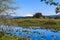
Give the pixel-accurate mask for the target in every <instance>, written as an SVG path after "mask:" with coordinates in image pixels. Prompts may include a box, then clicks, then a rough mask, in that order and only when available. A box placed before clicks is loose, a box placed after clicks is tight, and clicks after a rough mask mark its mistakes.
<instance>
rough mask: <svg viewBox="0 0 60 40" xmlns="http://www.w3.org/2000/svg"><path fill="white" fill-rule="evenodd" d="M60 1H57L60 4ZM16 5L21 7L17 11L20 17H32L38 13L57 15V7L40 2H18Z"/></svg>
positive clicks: (22, 0) (26, 0) (27, 0)
mask: <svg viewBox="0 0 60 40" xmlns="http://www.w3.org/2000/svg"><path fill="white" fill-rule="evenodd" d="M59 1H60V0H57V1H56V0H55V2H59ZM15 2H16V5H17V6H18V7H19V9H18V10H16V15H18V16H30V15H33V14H35V13H36V12H41V13H42V14H43V15H55V14H56V13H55V6H53V5H52V6H50V5H46V4H45V3H44V2H40V0H16V1H15Z"/></svg>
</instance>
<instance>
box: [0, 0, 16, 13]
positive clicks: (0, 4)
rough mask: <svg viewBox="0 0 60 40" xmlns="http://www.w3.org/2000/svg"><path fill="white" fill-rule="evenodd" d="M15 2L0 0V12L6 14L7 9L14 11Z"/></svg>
mask: <svg viewBox="0 0 60 40" xmlns="http://www.w3.org/2000/svg"><path fill="white" fill-rule="evenodd" d="M13 4H15V2H14V1H13V0H0V14H3V13H4V14H8V13H9V11H11V12H14V10H16V9H17V7H14V6H13Z"/></svg>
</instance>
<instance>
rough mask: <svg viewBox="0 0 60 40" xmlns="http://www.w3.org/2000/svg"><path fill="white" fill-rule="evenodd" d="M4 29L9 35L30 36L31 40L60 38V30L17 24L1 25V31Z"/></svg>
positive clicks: (57, 39)
mask: <svg viewBox="0 0 60 40" xmlns="http://www.w3.org/2000/svg"><path fill="white" fill-rule="evenodd" d="M2 30H3V31H4V32H5V33H6V34H8V35H16V36H17V37H20V38H25V37H27V38H30V39H31V40H60V30H58V31H51V30H49V29H41V28H39V27H36V28H32V27H29V28H23V27H17V26H5V25H0V31H2Z"/></svg>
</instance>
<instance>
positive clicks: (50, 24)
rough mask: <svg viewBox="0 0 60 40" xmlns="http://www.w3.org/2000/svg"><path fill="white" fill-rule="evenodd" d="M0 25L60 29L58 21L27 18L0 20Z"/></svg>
mask: <svg viewBox="0 0 60 40" xmlns="http://www.w3.org/2000/svg"><path fill="white" fill-rule="evenodd" d="M0 24H4V25H14V26H22V27H29V26H31V27H37V26H39V27H40V28H45V29H55V30H57V29H58V30H59V29H60V19H38V18H28V19H8V20H6V21H5V20H2V19H0Z"/></svg>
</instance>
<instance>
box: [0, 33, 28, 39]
mask: <svg viewBox="0 0 60 40" xmlns="http://www.w3.org/2000/svg"><path fill="white" fill-rule="evenodd" d="M0 40H29V38H27V37H26V38H19V37H16V36H10V35H7V34H5V33H4V32H0Z"/></svg>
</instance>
